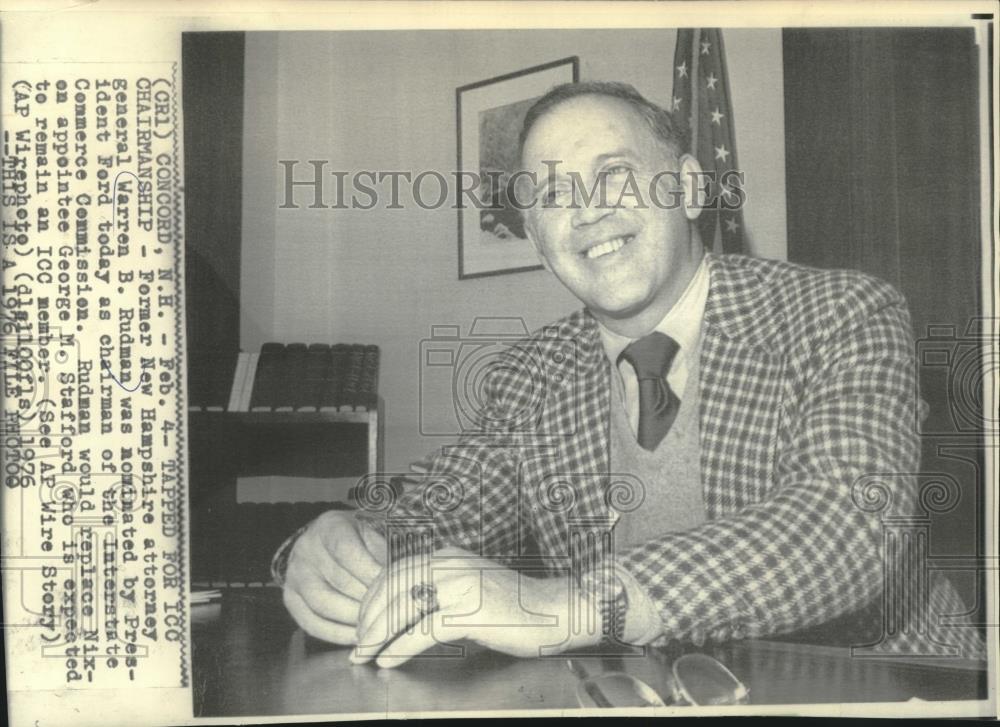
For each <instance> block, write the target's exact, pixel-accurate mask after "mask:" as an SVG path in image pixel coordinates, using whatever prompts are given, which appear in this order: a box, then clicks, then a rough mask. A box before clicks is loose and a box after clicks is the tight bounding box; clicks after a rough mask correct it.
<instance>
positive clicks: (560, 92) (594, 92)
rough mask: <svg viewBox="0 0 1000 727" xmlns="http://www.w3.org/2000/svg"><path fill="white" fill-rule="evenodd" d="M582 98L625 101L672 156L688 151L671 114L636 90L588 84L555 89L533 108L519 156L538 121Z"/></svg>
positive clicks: (526, 119) (520, 141) (523, 129)
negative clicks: (574, 99)
mask: <svg viewBox="0 0 1000 727" xmlns="http://www.w3.org/2000/svg"><path fill="white" fill-rule="evenodd" d="M579 96H607V97H609V98H617V99H620V100H622V101H625V102H626V103H627V104H629V105H630V106H631V107H632V108H633V109H635V110H636V112H638V113H639V115H640V116H642V118H643V119H644V120H645V121H646V124H647V125H648V126H649V129H650V131H652V132H653V135H654V136H655V137H656V138H657V139H658V140H659V141H660V142H662V143H663V144H664V145H665V146H666V147H667V149H669V150H670V151H671V152H672V153H674V154H675V155H676V156H678V157H679V156H681V155H682V154H683V153H684V151H685V149H686V148H687V139H686V138H685V133H684V131H683V130H682V129H680V128H678V125H677V124H676V123H675V122H674V118H673V116H671V115H670V112H669V111H667V110H666V109H663V108H660V107H659V106H657V105H656V104H654V103H653V102H652V101H649V100H647V99H646V98H645V97H644V96H643V95H642V94H641V93H639V92H638V91H636V90H635V87H634V86H631V85H630V84H627V83H618V82H612V81H585V82H583V83H563V84H560V85H558V86H553V87H552V88H551V89H549V91H548V92H547V93H546V94H545V95H544V96H542V97H541V98H539V99H538V100H537V101H535V103H533V104H532V105H531V107H530V108H529V109H528V113H527V114H526V115H525V117H524V122H523V123H522V124H521V135H520V137H519V138H518V154H519V156H520V155H521V154H522V153H523V152H524V142H525V140H526V139H527V138H528V134H529V133H530V132H531V129H532V127H533V126H534V125H535V124H536V123H537V122H538V120H539V119H540V118H542V116H544V115H545V114H547V113H548V112H549V111H551V110H552V109H553V108H555V107H556V106H558V105H559V104H561V103H563V102H564V101H568V100H570V99H572V98H577V97H579Z"/></svg>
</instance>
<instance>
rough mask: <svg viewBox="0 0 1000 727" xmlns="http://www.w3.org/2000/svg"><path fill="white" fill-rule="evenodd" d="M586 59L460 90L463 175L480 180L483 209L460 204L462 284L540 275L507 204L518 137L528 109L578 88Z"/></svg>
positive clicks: (460, 164) (460, 165)
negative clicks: (567, 86) (566, 88)
mask: <svg viewBox="0 0 1000 727" xmlns="http://www.w3.org/2000/svg"><path fill="white" fill-rule="evenodd" d="M579 80H580V59H579V57H578V56H569V57H566V58H560V59H559V60H555V61H551V62H550V63H544V64H542V65H538V66H532V67H531V68H525V69H523V70H520V71H514V72H512V73H506V74H504V75H501V76H496V77H494V78H489V79H486V80H484V81H477V82H475V83H470V84H468V85H465V86H460V87H459V88H457V89H456V91H455V108H456V129H457V137H458V170H459V171H460V172H462V173H465V172H471V173H474V174H477V175H480V177H479V178H480V180H481V182H482V183H481V185H480V187H479V188H478V189H477V190H476V192H475V194H476V195H477V198H478V199H480V200H482V201H483V202H484V203H486V204H487V206H486V207H483V208H477V207H476V205H474V204H473V203H472V202H471V201H469V200H468V199H462V200H461V201H460V202H459V204H458V279H459V280H468V279H470V278H481V277H486V276H490V275H502V274H504V273H519V272H526V271H529V270H540V269H541V268H542V266H541V265H540V264H539V263H538V256H537V255H536V254H535V251H534V249H533V248H532V246H531V243H530V242H529V241H528V240H527V239H526V237H525V235H524V230H523V226H522V223H521V217H520V212H519V211H518V210H517V209H514V208H513V207H511V206H509V205H508V204H507V201H506V195H505V188H506V181H507V180H508V179H509V177H510V174H511V173H512V172H513V171H514V170H515V169H516V165H517V164H518V161H519V160H518V158H517V157H518V136H519V134H520V131H521V122H522V121H523V119H524V115H525V114H526V113H527V111H528V108H529V107H530V106H531V104H532V103H534V101H535V100H536V99H538V98H539V97H540V96H542V95H544V94H545V93H546V92H547V91H548V90H549V89H550V88H552V87H553V86H556V85H558V84H561V83H578V82H579Z"/></svg>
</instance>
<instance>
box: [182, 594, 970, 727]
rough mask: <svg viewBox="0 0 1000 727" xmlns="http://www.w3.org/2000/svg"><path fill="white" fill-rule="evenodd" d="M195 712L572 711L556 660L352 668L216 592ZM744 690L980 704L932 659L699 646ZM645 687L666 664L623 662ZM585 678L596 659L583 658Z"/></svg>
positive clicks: (662, 675)
mask: <svg viewBox="0 0 1000 727" xmlns="http://www.w3.org/2000/svg"><path fill="white" fill-rule="evenodd" d="M192 635H193V658H192V662H193V664H192V683H193V687H194V700H195V704H194V714H195V716H201V717H210V716H230V715H233V716H236V715H281V714H334V713H358V712H374V713H385V712H405V711H408V712H418V711H419V712H426V711H436V710H442V711H454V710H500V709H503V710H512V709H576V708H578V706H579V705H578V703H577V701H576V686H577V678H576V677H575V676H574V675H573V674H572V673H571V672H570V671H569V669H568V668H567V667H566V659H565V658H551V659H514V658H511V657H507V656H503V655H501V654H496V653H493V652H489V651H485V650H482V649H479V648H476V647H473V648H469V649H468V650H467V653H466V655H465V656H463V657H457V658H456V657H433V658H417V659H414V660H413V661H411V662H409V663H408V664H406V665H404V666H402V667H399V668H397V669H389V670H379V669H377V668H375V667H374V666H371V665H368V666H352V665H351V664H350V662H349V661H348V654H349V653H350V651H349V650H348V649H346V648H335V647H329V646H327V645H323V644H320V643H319V642H316V641H314V640H313V639H310V638H307V637H306V636H305V635H304V634H303V633H302V631H300V630H298V629H297V628H296V627H295V625H294V623H293V622H292V620H291V619H290V617H289V616H288V615H287V613H286V612H285V609H284V607H283V606H282V604H281V597H280V593H279V591H278V590H277V589H274V588H268V589H257V590H247V591H238V590H233V591H227V592H226V593H225V595H224V597H223V601H222V604H221V607H220V606H219V605H215V606H209V607H205V606H198V607H196V610H195V614H194V623H193V625H192ZM707 651H708V652H709V653H711V654H712V655H713V656H715V657H716V658H718V659H720V660H721V661H722V662H723V663H724V664H726V665H727V666H728V667H729V668H730V669H731V670H732V671H733V673H735V674H736V675H737V676H738V677H739V678H740V679H742V680H743V682H744V683H745V684H746V685H747V686H748V687H749V688H750V696H751V701H752V703H753V704H802V703H839V702H876V701H880V702H889V701H905V700H908V699H910V698H911V697H919V698H921V699H927V700H957V699H982V698H984V695H985V691H984V690H985V672H984V671H981V670H976V669H968V668H954V667H944V666H942V665H941V663H934V662H928V663H902V662H899V661H897V660H872V659H859V658H852V657H851V656H850V652H849V651H848V650H847V649H842V648H834V647H822V646H810V645H803V644H794V643H782V642H775V641H753V640H750V641H742V642H733V643H731V644H725V645H721V646H717V647H714V648H709V649H707ZM619 661H620V663H621V664H624V666H625V671H627V672H628V673H630V674H632V675H634V676H636V677H639V678H640V679H643V680H644V681H646V683H648V684H649V685H651V686H652V687H653V688H655V689H661V688H662V686H663V684H664V683H665V680H666V673H667V671H666V670H667V668H668V666H667V664H668V663H669V659H663V658H652V657H644V658H625V659H621V660H619ZM585 663H587V664H588V668H589V666H590V665H591V664H592V665H593V669H590V671H592V672H597V671H600V668H601V660H600V659H598V658H596V657H589V658H588V659H587V661H586V662H585Z"/></svg>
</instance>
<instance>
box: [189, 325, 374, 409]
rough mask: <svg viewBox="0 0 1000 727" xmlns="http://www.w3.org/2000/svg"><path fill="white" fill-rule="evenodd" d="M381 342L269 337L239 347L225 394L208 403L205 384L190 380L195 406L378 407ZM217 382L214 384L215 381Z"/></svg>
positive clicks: (193, 376)
mask: <svg viewBox="0 0 1000 727" xmlns="http://www.w3.org/2000/svg"><path fill="white" fill-rule="evenodd" d="M379 359H380V352H379V347H378V346H375V345H371V344H358V343H350V344H348V343H337V344H333V345H330V344H326V343H311V344H305V343H289V344H287V345H286V344H282V343H276V342H273V341H271V342H268V343H265V344H264V345H263V346H261V350H260V351H259V352H246V351H244V352H240V353H238V354H237V355H236V357H235V359H234V360H233V362H232V369H231V372H230V373H227V374H226V375H227V376H231V379H230V380H229V381H228V383H227V388H226V392H227V393H228V398H227V397H226V396H225V395H223V397H222V398H221V399H220V403H219V404H218V405H216V404H214V403H213V404H211V405H206V403H205V400H204V396H205V392H206V391H207V389H208V388H210V387H209V386H207V385H206V384H205V382H204V381H201V380H200V379H199V378H198V375H199V373H200V374H205V375H206V376H207V375H209V374H210V373H211V372H207V371H201V372H199V371H198V370H195V371H194V372H193V374H192V378H193V379H194V381H193V382H192V383H191V384H190V391H191V395H190V396H191V406H190V408H191V409H192V410H194V411H199V410H200V411H229V412H354V411H372V410H375V409H377V408H378V378H379ZM215 388H218V387H215Z"/></svg>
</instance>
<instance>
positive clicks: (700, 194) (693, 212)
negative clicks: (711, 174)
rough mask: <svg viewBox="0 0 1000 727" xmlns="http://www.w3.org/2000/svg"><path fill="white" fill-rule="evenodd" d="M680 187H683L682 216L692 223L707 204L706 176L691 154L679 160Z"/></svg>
mask: <svg viewBox="0 0 1000 727" xmlns="http://www.w3.org/2000/svg"><path fill="white" fill-rule="evenodd" d="M679 161H680V165H681V170H680V171H681V186H683V187H684V214H685V215H687V218H688V219H689V220H691V221H692V222H694V221H695V220H696V219H698V215H700V214H701V211H702V210H703V209H704V208H705V206H706V205H707V204H708V182H709V179H708V175H707V174H706V173H705V172H703V171H702V169H701V164H699V163H698V160H697V159H696V158H695V157H694V156H693V155H691V154H684V155H683V156H682V157H681V158H680V160H679Z"/></svg>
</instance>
